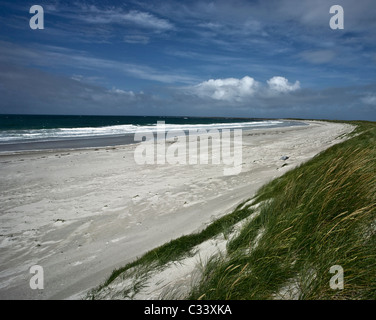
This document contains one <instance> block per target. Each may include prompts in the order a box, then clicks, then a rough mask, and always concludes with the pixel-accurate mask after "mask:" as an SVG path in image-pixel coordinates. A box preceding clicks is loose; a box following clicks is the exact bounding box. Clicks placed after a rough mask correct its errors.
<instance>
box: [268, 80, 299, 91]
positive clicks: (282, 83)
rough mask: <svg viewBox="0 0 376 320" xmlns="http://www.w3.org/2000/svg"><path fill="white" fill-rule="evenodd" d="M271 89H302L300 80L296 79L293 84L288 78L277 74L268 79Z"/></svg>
mask: <svg viewBox="0 0 376 320" xmlns="http://www.w3.org/2000/svg"><path fill="white" fill-rule="evenodd" d="M267 83H268V86H269V89H270V90H272V91H276V92H279V93H283V92H291V91H296V90H298V89H300V82H299V81H296V82H295V83H294V84H291V83H290V82H289V81H288V80H287V79H286V78H284V77H280V76H276V77H273V78H271V79H269V80H268V81H267Z"/></svg>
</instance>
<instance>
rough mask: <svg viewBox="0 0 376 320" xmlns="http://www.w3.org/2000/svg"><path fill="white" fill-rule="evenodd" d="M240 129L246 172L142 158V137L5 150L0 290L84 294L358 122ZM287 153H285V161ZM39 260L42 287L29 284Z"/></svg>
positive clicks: (1, 294)
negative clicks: (101, 144)
mask: <svg viewBox="0 0 376 320" xmlns="http://www.w3.org/2000/svg"><path fill="white" fill-rule="evenodd" d="M306 123H307V124H309V125H307V126H294V127H281V128H273V129H253V130H247V131H243V144H242V171H241V172H240V173H239V174H237V175H229V176H225V175H223V166H222V165H210V164H208V165H171V164H164V165H157V164H147V165H146V164H145V165H139V164H137V163H136V162H135V160H134V151H135V148H136V147H137V145H136V144H133V145H125V146H112V147H106V148H91V149H80V150H64V151H43V152H42V151H41V152H22V153H13V154H1V155H0V175H1V180H0V202H1V207H0V222H1V223H0V256H1V263H0V299H79V298H80V297H82V296H83V295H85V293H86V292H87V291H88V290H90V289H91V288H93V287H95V286H97V285H99V284H101V283H102V282H103V281H104V280H105V279H106V277H108V276H109V275H110V273H111V271H112V270H113V269H115V268H118V267H121V266H124V265H125V264H127V263H128V262H131V261H132V260H134V259H135V258H137V257H139V256H141V255H142V254H143V253H145V252H147V251H149V250H150V249H152V248H155V247H157V246H160V245H162V244H164V243H165V242H167V241H169V240H171V239H174V238H177V237H179V236H181V235H183V234H189V233H192V232H195V231H197V230H200V229H202V228H203V227H205V226H206V225H207V224H208V223H210V222H211V221H213V220H214V219H216V218H218V217H221V216H223V215H225V214H227V213H229V212H231V211H232V210H233V209H234V208H235V207H236V206H237V205H238V204H239V203H241V202H243V201H245V200H247V199H250V198H251V197H252V196H253V195H254V193H255V192H256V191H257V189H258V188H259V187H261V186H262V185H264V184H265V183H267V182H268V181H270V180H272V179H274V178H276V177H278V176H280V175H282V174H284V173H285V172H286V171H287V170H290V169H292V168H294V167H295V166H297V165H299V164H301V163H303V162H305V161H307V160H309V159H310V158H312V157H313V156H315V155H316V154H318V153H319V152H321V151H323V150H325V149H326V148H328V147H330V146H332V145H334V144H336V143H339V142H341V141H343V139H344V138H343V135H344V134H346V133H349V132H350V131H352V130H353V128H354V127H353V126H350V125H347V124H339V123H329V122H319V121H306ZM282 156H288V159H287V160H281V157H282ZM33 265H40V266H42V267H43V269H44V277H45V280H44V289H43V290H32V289H31V288H30V285H29V281H30V278H31V277H32V274H31V273H30V272H29V270H30V267H31V266H33Z"/></svg>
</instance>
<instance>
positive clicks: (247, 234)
mask: <svg viewBox="0 0 376 320" xmlns="http://www.w3.org/2000/svg"><path fill="white" fill-rule="evenodd" d="M351 124H356V125H358V127H357V129H356V131H355V132H354V133H355V134H356V135H355V134H354V137H352V138H351V139H349V140H347V141H345V142H343V143H341V144H338V145H335V146H333V147H331V148H329V149H327V150H326V151H324V152H323V153H321V154H319V155H318V156H316V157H315V158H313V159H312V160H311V161H308V162H307V163H305V164H303V165H302V166H300V167H298V168H296V169H294V170H291V171H289V172H287V173H286V174H285V175H283V176H282V177H280V178H278V179H276V180H273V181H272V182H271V183H269V184H267V185H265V186H264V187H263V188H261V189H260V190H259V191H258V193H257V195H256V198H255V201H254V202H253V204H255V203H260V202H262V204H261V206H260V208H261V212H260V214H259V215H258V216H257V217H256V218H255V219H253V220H252V221H251V222H250V223H249V224H246V225H245V226H244V227H243V229H242V230H241V232H240V233H239V234H238V235H237V236H236V237H235V238H233V239H231V241H229V243H228V247H227V251H228V252H227V256H226V257H224V256H222V257H218V256H216V257H213V258H212V259H211V261H209V262H208V264H207V265H206V267H205V270H204V274H203V278H202V280H201V282H200V283H199V285H198V286H197V287H195V288H193V290H192V292H191V294H190V295H189V296H188V297H187V298H189V299H272V298H301V299H375V298H376V281H375V279H376V161H375V159H376V124H375V123H370V122H351ZM253 212H254V211H253V209H252V207H249V206H245V207H243V204H241V205H239V206H238V208H236V209H235V210H234V212H233V213H231V214H229V215H226V216H224V217H222V218H221V219H219V220H217V221H215V222H214V223H212V224H211V225H209V226H208V227H207V228H206V229H205V230H203V231H202V232H200V233H197V234H192V235H187V236H183V237H181V238H178V239H176V240H173V241H171V242H169V243H167V244H165V245H163V246H161V247H158V248H156V249H154V250H151V251H149V252H148V253H146V254H145V255H144V256H142V257H141V258H140V259H138V260H136V261H134V262H132V263H130V264H128V265H126V266H125V267H123V268H120V269H117V270H114V271H113V273H112V274H111V276H110V277H109V278H108V279H107V280H106V281H105V283H104V284H103V285H102V286H100V287H98V288H96V289H94V290H93V291H92V292H91V293H90V294H89V295H88V298H96V296H97V294H98V292H100V291H101V290H102V289H103V288H106V287H108V285H109V284H111V283H112V282H113V281H114V280H115V279H116V278H118V277H119V276H122V275H125V274H126V273H127V272H129V271H130V270H131V269H132V268H133V267H138V268H139V270H146V271H145V272H149V271H150V270H151V269H153V268H155V267H159V266H163V265H165V264H166V263H168V262H169V261H174V260H178V259H179V258H181V257H184V256H186V255H187V254H190V253H191V250H192V249H193V248H194V247H195V246H196V245H198V244H200V243H202V242H203V241H206V240H208V239H210V238H212V237H214V236H215V235H218V234H219V233H224V234H230V232H231V229H232V226H233V225H234V224H236V223H237V222H239V221H240V220H242V219H244V218H246V217H248V216H249V215H251V214H252V213H253ZM333 265H340V266H342V268H343V269H344V289H343V290H333V289H331V288H330V286H329V280H330V278H331V277H332V276H333V274H330V273H329V270H330V267H331V266H333Z"/></svg>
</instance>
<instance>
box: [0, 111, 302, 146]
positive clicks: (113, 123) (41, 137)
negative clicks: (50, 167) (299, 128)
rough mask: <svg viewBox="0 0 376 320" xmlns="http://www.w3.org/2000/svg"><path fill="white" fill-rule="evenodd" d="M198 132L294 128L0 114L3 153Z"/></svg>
mask: <svg viewBox="0 0 376 320" xmlns="http://www.w3.org/2000/svg"><path fill="white" fill-rule="evenodd" d="M158 121H164V123H165V129H166V131H173V130H184V131H187V130H194V129H206V130H210V129H219V130H220V129H224V128H229V129H236V128H242V129H252V128H266V127H278V126H292V125H297V124H299V123H296V122H293V121H286V120H262V119H252V118H249V119H246V118H202V117H201V118H200V117H162V116H160V117H157V116H68V115H0V151H21V150H39V149H59V148H80V147H101V146H114V145H120V144H128V143H132V142H133V134H134V133H135V132H136V131H138V132H147V131H155V130H156V127H157V122H158Z"/></svg>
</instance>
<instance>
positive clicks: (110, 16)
mask: <svg viewBox="0 0 376 320" xmlns="http://www.w3.org/2000/svg"><path fill="white" fill-rule="evenodd" d="M80 19H81V21H85V22H88V23H95V24H97V23H99V24H110V23H118V24H132V25H134V26H137V27H141V28H146V29H154V30H156V31H167V30H171V29H174V26H173V25H172V24H171V23H170V22H169V21H168V20H165V19H161V18H158V17H156V16H154V15H152V14H150V13H148V12H142V11H137V10H131V11H129V12H121V10H120V11H119V10H115V9H108V10H98V9H97V8H96V7H91V10H89V12H88V13H86V14H82V15H80Z"/></svg>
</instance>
